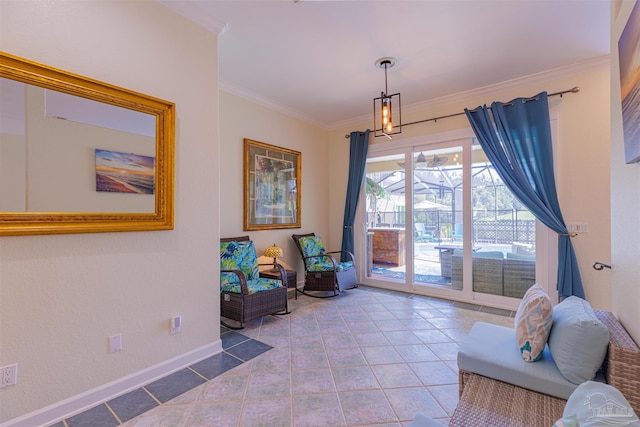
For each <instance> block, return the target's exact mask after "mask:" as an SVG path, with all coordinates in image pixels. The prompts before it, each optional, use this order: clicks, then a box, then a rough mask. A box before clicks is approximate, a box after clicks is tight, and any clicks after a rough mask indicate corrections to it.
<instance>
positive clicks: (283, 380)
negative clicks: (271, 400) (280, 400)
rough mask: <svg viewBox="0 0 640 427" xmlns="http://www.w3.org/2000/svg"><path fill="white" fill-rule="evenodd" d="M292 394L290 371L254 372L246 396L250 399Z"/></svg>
mask: <svg viewBox="0 0 640 427" xmlns="http://www.w3.org/2000/svg"><path fill="white" fill-rule="evenodd" d="M290 395H291V374H290V373H289V372H286V373H285V372H273V373H269V372H253V373H252V374H251V376H250V378H249V388H248V392H247V394H246V396H247V397H248V398H250V399H253V398H261V397H274V396H290Z"/></svg>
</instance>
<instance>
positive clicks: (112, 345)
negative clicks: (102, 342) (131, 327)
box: [109, 334, 122, 353]
mask: <svg viewBox="0 0 640 427" xmlns="http://www.w3.org/2000/svg"><path fill="white" fill-rule="evenodd" d="M119 351H122V334H117V335H112V336H110V337H109V353H117V352H119Z"/></svg>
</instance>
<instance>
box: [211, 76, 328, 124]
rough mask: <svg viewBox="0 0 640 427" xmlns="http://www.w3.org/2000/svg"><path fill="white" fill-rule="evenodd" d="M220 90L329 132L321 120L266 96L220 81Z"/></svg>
mask: <svg viewBox="0 0 640 427" xmlns="http://www.w3.org/2000/svg"><path fill="white" fill-rule="evenodd" d="M219 86H220V90H221V91H224V92H227V93H230V94H231V95H235V96H238V97H240V98H243V99H246V100H247V101H251V102H253V103H255V104H258V105H262V106H263V107H266V108H269V109H270V110H274V111H277V112H279V113H282V114H284V115H287V116H289V117H292V118H294V119H297V120H301V121H303V122H305V123H308V124H310V125H313V126H316V127H319V128H321V129H324V130H329V127H328V126H327V124H326V123H323V122H320V121H319V120H316V119H314V118H313V117H311V116H308V115H305V114H300V112H298V111H295V110H293V109H291V108H289V107H287V106H285V105H282V104H279V103H277V102H274V101H273V100H271V99H269V98H266V97H264V96H261V95H258V94H256V93H255V92H251V91H249V90H247V89H244V88H241V87H238V86H234V85H232V84H230V83H228V82H225V81H220V82H219Z"/></svg>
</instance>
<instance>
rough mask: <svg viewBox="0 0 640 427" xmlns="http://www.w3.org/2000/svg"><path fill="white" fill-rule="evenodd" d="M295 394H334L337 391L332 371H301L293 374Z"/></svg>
mask: <svg viewBox="0 0 640 427" xmlns="http://www.w3.org/2000/svg"><path fill="white" fill-rule="evenodd" d="M291 384H292V388H293V394H313V393H332V392H335V391H336V386H335V384H334V382H333V376H332V375H331V369H328V368H325V369H301V370H294V371H293V372H292V373H291Z"/></svg>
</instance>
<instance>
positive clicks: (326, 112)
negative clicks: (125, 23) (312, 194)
mask: <svg viewBox="0 0 640 427" xmlns="http://www.w3.org/2000/svg"><path fill="white" fill-rule="evenodd" d="M158 1H159V2H160V3H162V4H164V5H165V6H167V7H169V8H170V9H172V10H174V11H175V12H178V13H180V14H182V15H183V16H185V17H187V18H189V19H191V20H193V21H195V22H197V23H198V24H200V25H203V26H205V27H206V28H208V29H209V30H211V31H214V32H220V31H222V34H221V35H220V37H219V69H220V73H219V74H220V87H221V89H222V90H224V91H227V92H231V93H234V94H237V95H240V96H243V97H245V98H248V99H251V100H253V101H255V102H258V103H260V104H263V105H267V106H269V107H270V108H273V109H275V110H278V111H282V112H285V113H287V114H290V115H292V116H294V117H297V118H300V119H302V120H304V121H307V122H309V123H312V124H315V125H317V126H320V127H322V128H325V129H335V128H339V127H342V126H345V125H347V124H349V122H351V121H354V120H362V119H363V118H366V117H368V116H371V118H373V117H372V116H373V113H372V111H373V98H375V97H377V96H380V92H381V91H383V90H384V70H382V69H380V68H376V67H375V65H374V63H375V62H376V60H377V59H379V58H381V57H385V56H391V57H395V58H396V60H397V62H396V65H395V66H394V67H393V68H391V69H389V71H388V89H389V93H396V92H400V93H401V96H402V107H403V112H406V111H410V110H411V108H412V106H413V107H414V108H415V107H417V106H418V105H420V104H423V105H424V103H426V102H433V101H434V100H437V99H439V98H442V97H448V96H452V95H455V94H460V93H463V92H467V91H472V90H478V89H480V88H485V87H487V86H491V85H495V84H498V83H501V82H506V81H512V80H514V79H516V80H517V79H522V78H524V77H526V76H532V75H534V74H539V73H542V72H547V71H549V70H555V69H563V68H567V67H580V66H581V64H586V63H590V62H593V61H595V60H598V59H599V60H602V58H603V57H604V58H606V57H607V56H608V54H609V51H610V45H609V39H610V30H609V27H610V2H609V1H608V0H472V1H467V0H424V1H405V0H396V1H305V0H301V1H291V0H282V1H269V0H262V1H207V0H189V1H186V0H180V1H176V0H158ZM522 95H523V96H528V95H533V94H522ZM490 101H494V100H490V99H488V100H487V102H490ZM505 101H506V100H505ZM470 107H475V106H470ZM372 125H373V123H372Z"/></svg>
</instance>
